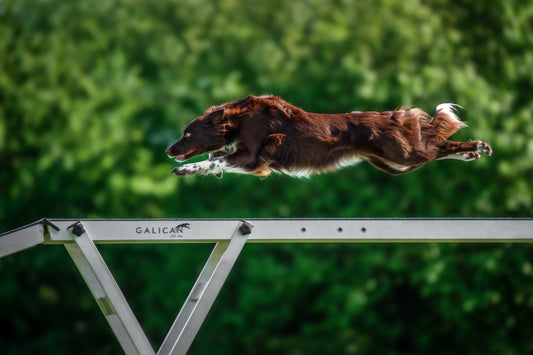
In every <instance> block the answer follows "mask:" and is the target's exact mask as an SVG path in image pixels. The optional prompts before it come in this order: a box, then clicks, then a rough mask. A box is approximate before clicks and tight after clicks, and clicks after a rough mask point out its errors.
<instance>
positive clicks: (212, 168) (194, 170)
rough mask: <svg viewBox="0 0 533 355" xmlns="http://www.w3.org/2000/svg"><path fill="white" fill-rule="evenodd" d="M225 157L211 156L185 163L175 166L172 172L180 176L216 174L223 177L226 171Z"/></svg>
mask: <svg viewBox="0 0 533 355" xmlns="http://www.w3.org/2000/svg"><path fill="white" fill-rule="evenodd" d="M222 161H223V158H218V157H217V158H210V159H208V160H203V161H199V162H196V163H190V164H184V165H181V166H177V167H175V168H174V169H173V170H172V172H173V173H174V174H176V175H179V176H187V175H195V174H202V175H208V174H214V175H215V176H217V177H219V178H220V177H222V172H223V171H224V164H222Z"/></svg>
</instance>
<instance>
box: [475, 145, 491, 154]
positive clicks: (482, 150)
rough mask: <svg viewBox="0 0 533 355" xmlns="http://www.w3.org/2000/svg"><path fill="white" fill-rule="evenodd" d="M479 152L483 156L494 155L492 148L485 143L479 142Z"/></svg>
mask: <svg viewBox="0 0 533 355" xmlns="http://www.w3.org/2000/svg"><path fill="white" fill-rule="evenodd" d="M477 151H478V152H480V153H483V154H487V155H488V156H491V155H492V148H491V147H490V145H488V144H487V143H485V142H481V141H480V142H478V147H477Z"/></svg>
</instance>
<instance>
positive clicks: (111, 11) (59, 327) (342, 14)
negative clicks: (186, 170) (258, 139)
mask: <svg viewBox="0 0 533 355" xmlns="http://www.w3.org/2000/svg"><path fill="white" fill-rule="evenodd" d="M532 69H533V3H531V2H528V1H522V0H500V1H470V0H468V1H467V0H461V1H444V0H436V1H421V0H381V1H371V0H360V1H349V0H345V1H332V0H314V1H281V0H273V1H259V0H255V1H254V0H248V1H237V0H224V1H208V0H197V1H188V2H180V1H107V0H106V1H78V2H75V1H63V0H49V1H44V0H43V1H37V0H34V1H25V0H18V1H12V0H3V1H0V163H1V167H0V232H4V231H7V230H9V229H12V228H15V227H18V226H21V225H24V224H26V223H29V222H32V221H34V220H37V219H39V218H42V217H69V218H71V217H72V218H81V217H105V218H118V217H143V218H154V217H170V218H173V217H176V218H189V217H191V218H192V217H195V218H203V217H238V218H252V217H274V218H279V217H531V215H532V213H531V211H532V207H533V206H532V205H533V201H532V200H533V193H532V190H531V188H532V184H533V120H532V112H533V100H531V97H532V91H533V70H532ZM249 94H255V95H260V94H275V95H280V96H282V97H284V98H285V99H287V100H288V101H289V102H291V103H293V104H295V105H297V106H300V107H302V108H304V109H306V110H308V111H315V112H349V111H352V110H390V109H394V108H395V107H398V106H400V105H405V104H413V105H416V106H418V107H421V108H422V109H424V110H426V111H428V112H429V113H431V114H432V113H433V112H434V107H435V106H436V105H437V104H439V103H441V102H456V103H458V104H460V105H462V106H463V107H464V108H465V109H464V110H461V112H460V115H461V117H462V118H463V119H464V120H465V121H466V122H467V123H468V124H469V127H468V128H466V129H464V130H462V131H461V132H459V133H458V134H456V135H455V136H454V137H453V138H454V139H456V140H468V139H482V140H485V141H487V142H489V143H490V144H491V145H492V147H493V149H494V154H493V156H492V157H490V158H486V157H484V158H483V159H481V160H479V161H476V162H470V163H465V162H460V161H440V162H433V163H430V164H428V165H427V166H425V167H423V168H422V169H420V170H417V171H415V172H413V173H411V174H408V175H405V176H397V177H393V176H389V175H386V174H385V173H383V172H381V171H379V170H377V169H374V168H373V167H371V166H370V165H368V164H367V163H361V164H360V165H358V166H355V167H349V168H345V169H343V170H341V171H338V172H334V173H330V174H326V175H317V176H313V177H312V178H310V179H300V180H299V179H293V178H289V177H285V176H279V175H273V176H271V177H269V178H267V179H265V180H261V179H258V178H256V177H251V176H239V175H231V174H226V175H225V176H224V178H223V179H222V180H218V179H216V178H214V177H212V176H209V177H188V178H178V177H176V176H172V175H171V174H170V171H171V169H172V168H173V166H175V163H174V162H173V161H171V160H169V159H168V158H167V157H166V155H165V154H164V150H165V148H166V147H167V146H168V145H169V144H170V143H171V142H172V141H173V140H175V139H177V138H178V137H179V132H180V130H181V128H182V127H183V126H184V125H185V124H186V123H187V122H188V121H190V120H191V119H193V118H194V117H197V116H198V115H200V114H201V113H202V112H203V111H204V110H205V109H206V108H207V107H209V106H210V105H215V104H221V103H223V102H227V101H232V100H235V99H237V98H240V97H244V96H247V95H249ZM211 248H212V246H211V245H194V244H191V245H164V246H163V245H159V246H157V245H156V246H154V245H136V246H102V247H100V249H101V251H102V253H103V255H104V257H105V258H106V260H107V261H108V263H109V265H110V268H111V269H112V271H113V272H114V274H115V275H116V277H117V280H118V282H119V284H120V285H121V286H122V287H123V290H124V293H125V294H126V297H127V298H128V300H129V301H130V303H131V306H132V308H133V310H134V311H135V313H136V314H137V317H138V318H139V321H140V322H141V324H142V325H143V326H144V327H145V330H146V331H147V333H148V336H149V338H150V340H151V341H152V342H153V344H154V347H155V348H158V346H159V344H160V343H161V341H162V340H163V337H164V335H165V334H166V331H167V330H168V328H169V327H170V325H171V322H172V320H173V319H174V317H175V316H176V314H177V312H178V310H179V307H180V306H181V303H182V302H183V300H184V298H185V296H186V294H187V292H188V290H189V289H190V287H191V286H192V283H193V282H194V279H195V277H196V275H197V274H198V272H199V271H200V269H201V267H202V266H203V263H204V260H205V259H206V258H207V256H208V255H209V252H210V250H211ZM532 257H533V246H531V245H528V244H513V245H506V244H492V245H480V244H468V245H456V244H408V245H401V244H371V245H367V244H343V245H335V244H272V245H262V244H254V245H247V246H246V247H245V249H244V251H243V253H242V255H241V257H240V258H239V260H238V261H237V264H236V266H235V269H234V270H233V271H232V273H231V275H230V278H229V280H228V282H227V283H226V285H225V287H224V288H223V290H222V292H221V294H220V296H219V298H218V299H217V302H215V306H214V308H213V309H212V311H211V312H210V314H209V315H208V317H207V321H206V323H205V324H204V326H203V327H202V329H201V330H200V333H199V335H198V337H197V340H196V341H195V342H194V344H193V346H192V348H191V352H190V353H191V354H213V353H215V354H240V353H243V354H324V353H332V354H450V353H458V354H528V353H532V352H533V336H532V334H533V325H532V319H533V266H532V263H533V260H532ZM0 322H1V325H2V332H1V333H0V352H1V353H2V354H41V353H47V354H73V353H77V354H115V353H120V352H121V349H120V346H119V345H118V343H117V342H116V341H115V339H114V337H113V335H112V333H111V331H110V330H109V327H108V326H107V324H106V322H105V319H104V317H103V316H102V315H101V314H100V312H99V310H98V307H97V306H96V303H95V302H94V300H93V299H92V296H91V295H90V293H89V291H88V290H87V288H86V286H85V285H84V284H83V281H82V279H81V276H80V275H79V274H78V272H77V271H76V269H75V267H74V264H73V263H72V261H71V260H70V259H69V257H68V256H67V254H66V251H65V250H63V248H62V247H60V246H40V247H36V248H33V249H30V250H28V251H25V252H22V253H19V254H15V255H11V256H8V257H6V258H3V259H1V260H0Z"/></svg>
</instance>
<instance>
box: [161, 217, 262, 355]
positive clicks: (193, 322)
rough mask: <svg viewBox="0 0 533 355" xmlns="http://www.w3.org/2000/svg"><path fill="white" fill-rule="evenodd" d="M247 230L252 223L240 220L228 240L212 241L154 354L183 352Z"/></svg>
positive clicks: (214, 297)
mask: <svg viewBox="0 0 533 355" xmlns="http://www.w3.org/2000/svg"><path fill="white" fill-rule="evenodd" d="M251 232H252V225H251V224H249V223H247V222H245V221H241V222H240V223H239V225H238V226H237V228H236V229H235V232H234V233H233V235H232V237H231V239H230V240H229V241H223V242H219V243H217V244H216V246H215V248H214V249H213V252H212V253H211V255H210V256H209V258H208V259H207V262H206V264H205V266H204V268H203V270H202V272H201V273H200V275H199V276H198V279H197V280H196V283H195V284H194V286H193V288H192V290H191V292H190V294H189V296H188V297H187V299H186V300H185V303H184V304H183V307H182V308H181V311H180V312H179V314H178V316H177V317H176V320H175V321H174V324H172V327H171V328H170V331H169V332H168V334H167V336H166V338H165V340H164V341H163V344H162V345H161V348H160V349H159V351H158V353H157V354H158V355H160V354H165V355H167V354H173V355H176V354H186V353H187V351H188V350H189V347H190V346H191V344H192V342H193V340H194V338H195V337H196V334H197V333H198V330H199V329H200V327H201V326H202V323H203V321H204V319H205V317H206V316H207V313H208V312H209V310H210V309H211V306H212V305H213V303H214V301H215V299H216V297H217V296H218V294H219V292H220V290H221V288H222V286H223V285H224V282H225V281H226V279H227V277H228V275H229V273H230V271H231V269H232V268H233V265H234V264H235V261H236V260H237V258H238V256H239V254H240V253H241V250H242V248H243V247H244V244H245V243H246V240H247V238H248V237H247V236H248V235H249V234H250V233H251Z"/></svg>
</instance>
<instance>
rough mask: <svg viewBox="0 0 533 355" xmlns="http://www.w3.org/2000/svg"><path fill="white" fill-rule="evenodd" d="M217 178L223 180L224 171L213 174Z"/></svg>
mask: <svg viewBox="0 0 533 355" xmlns="http://www.w3.org/2000/svg"><path fill="white" fill-rule="evenodd" d="M213 175H215V176H216V177H217V178H219V179H222V171H219V172H218V173H213Z"/></svg>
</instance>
